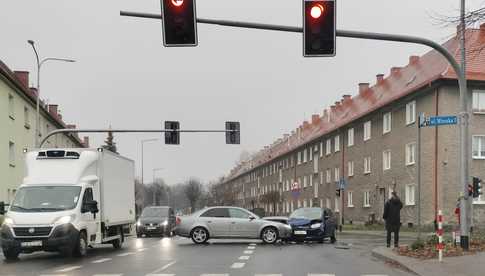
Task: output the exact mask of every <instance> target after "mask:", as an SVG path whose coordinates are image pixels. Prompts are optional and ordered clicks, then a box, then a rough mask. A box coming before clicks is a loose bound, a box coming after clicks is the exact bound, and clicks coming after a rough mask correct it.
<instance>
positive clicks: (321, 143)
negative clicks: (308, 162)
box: [320, 142, 323, 157]
mask: <svg viewBox="0 0 485 276" xmlns="http://www.w3.org/2000/svg"><path fill="white" fill-rule="evenodd" d="M320 157H323V142H320Z"/></svg>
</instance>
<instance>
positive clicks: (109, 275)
mask: <svg viewBox="0 0 485 276" xmlns="http://www.w3.org/2000/svg"><path fill="white" fill-rule="evenodd" d="M122 275H123V274H94V275H93V276H122Z"/></svg>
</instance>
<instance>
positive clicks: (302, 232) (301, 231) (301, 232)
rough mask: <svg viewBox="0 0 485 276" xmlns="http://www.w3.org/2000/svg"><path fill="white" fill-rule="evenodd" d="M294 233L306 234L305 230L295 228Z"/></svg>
mask: <svg viewBox="0 0 485 276" xmlns="http://www.w3.org/2000/svg"><path fill="white" fill-rule="evenodd" d="M295 235H306V231H303V230H297V231H295Z"/></svg>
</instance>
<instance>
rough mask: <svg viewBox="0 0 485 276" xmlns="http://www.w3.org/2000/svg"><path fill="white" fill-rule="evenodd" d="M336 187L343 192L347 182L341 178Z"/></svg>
mask: <svg viewBox="0 0 485 276" xmlns="http://www.w3.org/2000/svg"><path fill="white" fill-rule="evenodd" d="M337 185H338V188H339V189H340V190H345V187H346V186H347V181H346V180H345V178H341V179H340V180H339V182H338V183H337Z"/></svg>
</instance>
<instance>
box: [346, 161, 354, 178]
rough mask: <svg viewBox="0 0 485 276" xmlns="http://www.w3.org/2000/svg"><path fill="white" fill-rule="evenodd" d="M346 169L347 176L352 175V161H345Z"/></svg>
mask: <svg viewBox="0 0 485 276" xmlns="http://www.w3.org/2000/svg"><path fill="white" fill-rule="evenodd" d="M347 171H348V172H349V174H348V175H349V177H350V176H354V161H349V162H348V163H347Z"/></svg>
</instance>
